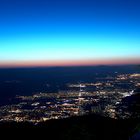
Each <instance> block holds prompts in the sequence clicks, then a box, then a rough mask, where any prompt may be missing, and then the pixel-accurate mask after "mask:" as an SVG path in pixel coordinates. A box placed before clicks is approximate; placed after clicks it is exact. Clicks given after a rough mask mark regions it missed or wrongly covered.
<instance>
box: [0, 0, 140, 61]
mask: <svg viewBox="0 0 140 140" xmlns="http://www.w3.org/2000/svg"><path fill="white" fill-rule="evenodd" d="M139 7H140V1H139V0H20V1H19V0H1V1H0V63H1V62H5V63H6V62H7V61H10V62H12V61H13V62H14V61H35V60H47V61H48V60H83V59H85V60H86V59H90V60H95V59H112V58H119V59H120V58H122V59H123V58H136V59H137V60H140V18H139V17H140V8H139Z"/></svg>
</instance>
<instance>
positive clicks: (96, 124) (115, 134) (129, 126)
mask: <svg viewBox="0 0 140 140" xmlns="http://www.w3.org/2000/svg"><path fill="white" fill-rule="evenodd" d="M138 124H140V121H139V120H136V119H135V120H134V119H133V120H114V119H110V118H104V117H101V116H97V115H87V116H81V117H72V118H68V119H62V120H50V121H47V122H45V123H41V124H38V125H32V124H30V123H3V124H0V128H1V132H6V135H7V136H8V135H9V136H10V137H16V136H17V134H20V137H23V138H28V136H29V135H30V136H31V137H32V138H38V139H42V138H43V139H44V138H45V139H50V138H51V139H61V140H99V139H102V140H129V139H130V137H131V136H132V135H134V134H135V128H136V127H137V125H138Z"/></svg>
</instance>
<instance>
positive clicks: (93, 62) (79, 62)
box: [0, 58, 140, 68]
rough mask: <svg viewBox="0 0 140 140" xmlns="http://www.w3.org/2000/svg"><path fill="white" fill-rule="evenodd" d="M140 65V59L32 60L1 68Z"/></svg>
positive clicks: (3, 63) (9, 62) (0, 63)
mask: <svg viewBox="0 0 140 140" xmlns="http://www.w3.org/2000/svg"><path fill="white" fill-rule="evenodd" d="M129 64H140V59H135V58H133V59H130V58H127V59H104V60H103V59H90V60H32V61H31V60H30V61H22V60H19V61H0V67H1V68H10V67H47V66H48V67H51V66H52V67H53V66H92V65H93V66H97V65H129Z"/></svg>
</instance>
